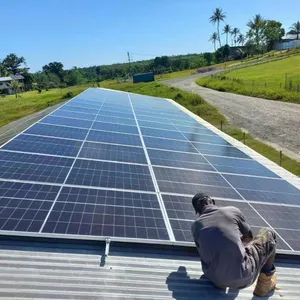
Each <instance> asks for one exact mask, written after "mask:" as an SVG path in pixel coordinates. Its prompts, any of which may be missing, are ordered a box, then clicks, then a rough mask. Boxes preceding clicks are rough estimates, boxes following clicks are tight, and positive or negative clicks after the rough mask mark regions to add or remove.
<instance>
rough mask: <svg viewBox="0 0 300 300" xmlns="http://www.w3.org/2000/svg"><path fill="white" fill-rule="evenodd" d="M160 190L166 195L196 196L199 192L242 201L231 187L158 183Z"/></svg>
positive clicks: (169, 182)
mask: <svg viewBox="0 0 300 300" xmlns="http://www.w3.org/2000/svg"><path fill="white" fill-rule="evenodd" d="M157 183H158V185H159V189H160V191H161V192H165V193H175V194H186V195H195V194H197V193H199V192H202V193H205V194H208V195H210V196H211V197H218V198H230V199H242V197H241V196H240V195H239V194H238V193H237V192H236V191H235V190H234V189H232V188H230V187H217V186H208V185H205V184H195V183H182V182H171V181H163V180H161V181H158V182H157Z"/></svg>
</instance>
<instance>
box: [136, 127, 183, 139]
mask: <svg viewBox="0 0 300 300" xmlns="http://www.w3.org/2000/svg"><path fill="white" fill-rule="evenodd" d="M141 132H142V134H143V135H144V136H155V137H163V138H167V139H168V138H169V139H177V140H186V138H185V137H184V136H183V135H182V134H181V133H180V132H179V131H170V130H159V129H152V128H144V127H141Z"/></svg>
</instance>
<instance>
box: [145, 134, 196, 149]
mask: <svg viewBox="0 0 300 300" xmlns="http://www.w3.org/2000/svg"><path fill="white" fill-rule="evenodd" d="M144 142H145V144H146V147H147V148H157V149H166V150H175V151H183V152H191V153H198V151H197V150H196V149H195V148H194V147H193V146H192V145H191V144H190V143H189V142H185V141H174V140H167V139H160V138H153V137H147V136H144Z"/></svg>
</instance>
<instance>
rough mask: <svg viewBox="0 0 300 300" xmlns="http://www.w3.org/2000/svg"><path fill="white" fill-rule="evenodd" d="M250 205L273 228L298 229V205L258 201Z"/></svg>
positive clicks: (299, 222)
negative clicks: (270, 203)
mask: <svg viewBox="0 0 300 300" xmlns="http://www.w3.org/2000/svg"><path fill="white" fill-rule="evenodd" d="M252 205H253V207H254V208H255V209H256V210H257V211H258V212H259V213H260V214H261V215H262V217H263V218H264V219H265V220H266V221H267V222H268V223H269V224H270V225H271V226H272V227H273V228H281V229H290V230H300V207H290V206H282V205H266V204H260V203H253V204H252Z"/></svg>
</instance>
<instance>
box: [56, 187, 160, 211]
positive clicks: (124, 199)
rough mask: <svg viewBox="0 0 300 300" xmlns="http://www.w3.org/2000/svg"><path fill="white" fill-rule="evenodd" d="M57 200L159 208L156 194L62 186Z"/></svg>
mask: <svg viewBox="0 0 300 300" xmlns="http://www.w3.org/2000/svg"><path fill="white" fill-rule="evenodd" d="M58 201H60V202H73V203H83V204H99V205H112V206H126V207H141V208H149V209H159V208H160V206H159V203H158V200H157V196H156V194H146V193H142V194H141V193H131V192H120V191H112V190H97V189H89V188H70V187H64V188H63V189H62V191H61V193H60V194H59V198H58Z"/></svg>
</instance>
